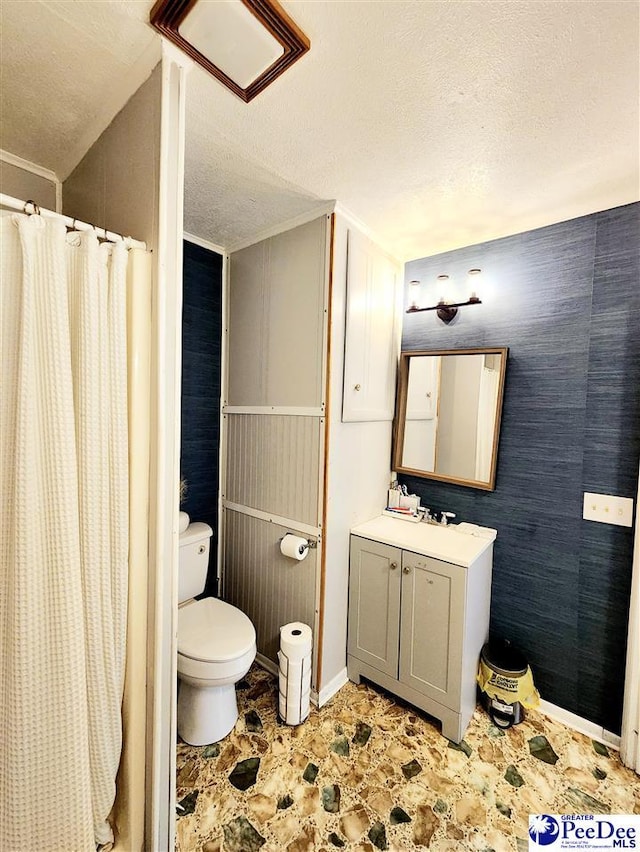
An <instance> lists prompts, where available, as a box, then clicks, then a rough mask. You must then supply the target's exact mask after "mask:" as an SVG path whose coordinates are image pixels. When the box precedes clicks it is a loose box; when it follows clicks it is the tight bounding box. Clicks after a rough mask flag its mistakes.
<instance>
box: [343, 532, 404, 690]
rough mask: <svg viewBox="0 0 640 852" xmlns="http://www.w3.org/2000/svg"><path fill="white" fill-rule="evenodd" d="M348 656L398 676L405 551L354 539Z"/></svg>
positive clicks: (352, 545)
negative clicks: (402, 569)
mask: <svg viewBox="0 0 640 852" xmlns="http://www.w3.org/2000/svg"><path fill="white" fill-rule="evenodd" d="M350 558H351V567H350V571H349V633H348V642H347V647H348V653H349V654H351V655H352V656H354V657H357V659H359V660H361V661H362V662H363V663H367V664H368V665H370V666H373V667H374V668H376V669H377V670H378V671H380V672H384V673H385V674H388V675H391V676H392V677H394V678H397V676H398V639H399V632H400V585H401V577H402V572H401V564H402V551H401V550H399V549H397V548H395V547H390V546H389V545H388V544H380V543H378V542H376V541H369V539H366V538H359V537H358V536H351V557H350Z"/></svg>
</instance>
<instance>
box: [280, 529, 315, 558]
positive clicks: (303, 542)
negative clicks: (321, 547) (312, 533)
mask: <svg viewBox="0 0 640 852" xmlns="http://www.w3.org/2000/svg"><path fill="white" fill-rule="evenodd" d="M280 553H282V555H283V556H288V557H289V558H290V559H296V560H297V561H298V562H301V561H302V560H303V559H306V557H307V554H308V553H309V542H308V541H307V539H306V538H300V536H299V535H292V534H291V533H287V534H286V535H285V536H284V538H283V539H282V541H281V542H280Z"/></svg>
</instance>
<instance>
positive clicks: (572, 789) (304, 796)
mask: <svg viewBox="0 0 640 852" xmlns="http://www.w3.org/2000/svg"><path fill="white" fill-rule="evenodd" d="M276 699H277V681H276V679H275V678H274V677H273V676H272V675H270V674H269V673H267V672H265V671H264V670H262V669H260V668H259V667H258V666H254V667H253V669H252V670H251V672H250V673H249V675H248V677H247V679H246V681H243V682H241V683H240V684H239V689H238V706H239V710H240V716H239V719H238V722H237V724H236V727H235V729H234V730H233V731H232V732H231V734H230V735H229V736H228V737H226V738H225V739H224V740H223V741H222V742H220V743H218V744H216V745H213V746H205V747H203V748H196V747H193V746H188V745H186V744H184V743H180V744H179V745H178V802H179V805H178V812H179V815H178V818H177V826H176V838H177V840H176V845H177V849H178V850H179V852H257V850H259V849H260V850H262V852H280V850H283V852H284V850H286V852H316V850H317V852H321V850H324V852H334V850H337V849H346V850H361V852H376V849H380V850H385V849H388V850H410V849H418V848H425V847H428V848H429V849H431V850H436V852H440V850H443V852H444V850H465V849H469V850H480V852H482V851H483V850H484V852H489V850H495V852H502V850H516V852H524V850H526V849H527V848H528V842H527V840H526V838H527V826H528V817H529V814H530V813H534V814H535V813H609V812H610V813H627V814H629V813H640V779H639V778H638V776H637V775H635V774H634V773H633V772H631V771H630V770H628V769H626V768H625V767H623V766H622V765H621V764H620V760H619V757H618V754H617V752H615V751H613V750H607V749H606V748H604V747H603V746H601V745H599V744H596V743H594V742H592V741H591V740H590V739H589V738H588V737H585V736H583V735H581V734H577V733H575V732H573V731H571V730H570V729H568V728H565V727H564V726H563V725H561V724H559V723H557V722H554V721H552V720H551V719H549V718H548V717H546V716H543V715H541V714H539V713H537V712H534V711H529V712H528V713H527V718H526V720H525V721H524V722H523V723H522V724H520V725H518V726H516V727H514V728H511V729H510V730H508V731H506V732H503V731H499V730H498V729H497V728H495V727H493V725H492V724H491V722H490V720H489V718H488V716H487V715H486V714H485V713H484V712H483V711H482V710H481V709H480V708H478V709H477V710H476V713H475V715H474V717H473V719H472V720H471V724H470V725H469V728H468V730H467V733H466V735H465V738H464V741H463V743H462V744H461V746H460V747H455V748H454V747H452V745H451V744H450V743H449V742H448V740H446V739H444V738H443V737H442V735H441V733H440V729H439V725H438V723H436V722H434V721H432V720H431V719H430V718H429V717H428V716H426V715H424V714H422V713H421V712H419V711H416V710H415V709H413V708H411V707H409V706H407V705H405V704H403V703H402V702H400V701H397V700H395V699H394V698H393V697H392V696H391V695H389V694H388V693H385V692H383V691H382V690H378V689H377V688H375V687H373V686H370V685H368V684H364V683H363V684H361V685H360V686H355V685H354V684H351V683H349V684H347V685H346V686H345V687H343V688H342V689H341V690H340V692H339V693H338V694H337V695H336V696H335V697H334V698H333V699H332V700H331V701H330V702H329V703H328V704H326V705H325V706H324V707H323V708H322V709H321V710H315V709H313V708H312V711H311V714H310V716H309V718H308V719H307V721H306V722H305V723H304V724H303V725H300V726H299V727H296V728H291V727H288V726H286V725H282V724H281V723H280V722H279V721H278V720H277V713H276Z"/></svg>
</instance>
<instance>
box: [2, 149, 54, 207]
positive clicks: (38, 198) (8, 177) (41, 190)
mask: <svg viewBox="0 0 640 852" xmlns="http://www.w3.org/2000/svg"><path fill="white" fill-rule="evenodd" d="M0 192H3V193H4V194H5V195H11V196H13V198H20V199H21V200H23V201H27V200H30V201H35V203H36V204H37V205H38V206H40V207H46V208H47V209H48V210H55V209H56V184H55V182H54V181H53V180H50V179H48V178H46V177H43V176H42V175H38V174H34V173H33V172H30V171H28V170H27V169H22V168H20V167H19V166H17V165H15V164H14V163H7V162H5V161H4V160H3V159H1V158H0Z"/></svg>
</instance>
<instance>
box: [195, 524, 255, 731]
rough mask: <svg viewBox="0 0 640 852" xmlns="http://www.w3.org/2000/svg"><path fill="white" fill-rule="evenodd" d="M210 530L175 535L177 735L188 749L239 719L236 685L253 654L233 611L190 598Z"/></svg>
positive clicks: (199, 582)
mask: <svg viewBox="0 0 640 852" xmlns="http://www.w3.org/2000/svg"><path fill="white" fill-rule="evenodd" d="M211 532H212V530H211V527H209V526H207V525H206V524H202V523H196V524H190V526H189V527H187V529H186V531H185V532H184V533H182V534H181V536H180V574H179V598H180V602H181V606H180V607H179V609H178V680H179V684H178V734H179V735H180V737H181V738H182V739H183V740H184V741H185V742H186V743H189V744H190V745H207V744H209V743H214V742H217V741H218V740H221V739H222V738H223V737H226V736H227V734H228V733H229V732H230V731H231V730H232V729H233V726H234V725H235V723H236V720H237V718H238V705H237V701H236V687H235V685H236V683H237V682H238V681H239V680H240V679H241V678H243V677H244V676H245V675H246V673H247V672H248V671H249V668H250V667H251V664H252V663H253V661H254V659H255V656H256V632H255V629H254V626H253V624H252V623H251V621H250V619H249V618H248V617H247V616H246V615H245V614H244V613H243V612H241V611H240V610H239V609H237V607H234V606H231V604H228V603H225V602H224V601H221V600H218V599H217V598H212V597H208V598H202V599H201V600H194V599H193V595H195V594H200V593H201V592H202V591H203V590H204V585H205V582H206V571H207V566H208V557H209V539H210V537H211Z"/></svg>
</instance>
